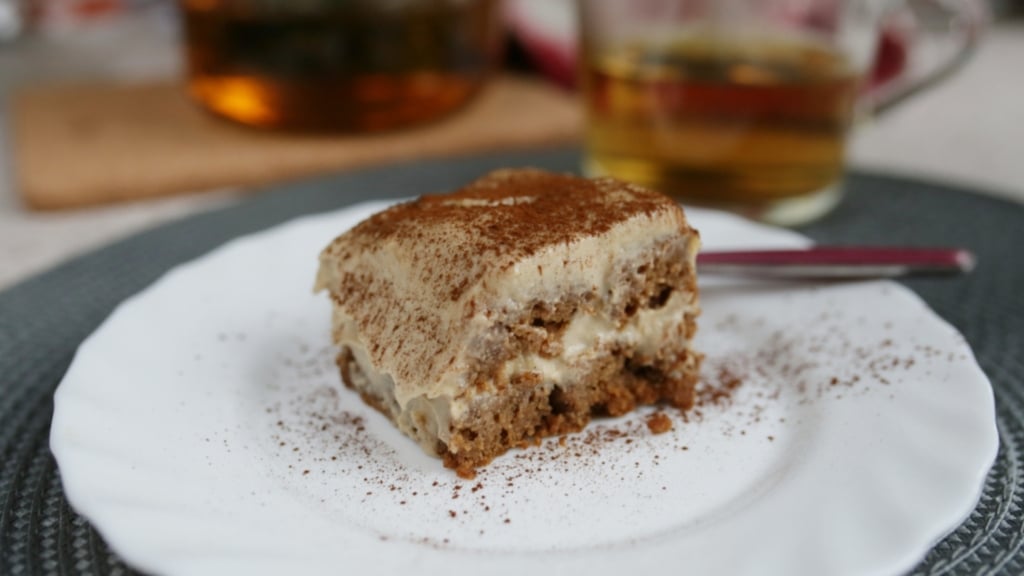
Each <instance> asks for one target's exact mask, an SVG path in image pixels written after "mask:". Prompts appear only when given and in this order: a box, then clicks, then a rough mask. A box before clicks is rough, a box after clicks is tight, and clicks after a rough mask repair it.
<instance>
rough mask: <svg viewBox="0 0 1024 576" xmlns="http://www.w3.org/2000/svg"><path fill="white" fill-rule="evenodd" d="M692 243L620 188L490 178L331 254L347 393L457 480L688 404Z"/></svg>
mask: <svg viewBox="0 0 1024 576" xmlns="http://www.w3.org/2000/svg"><path fill="white" fill-rule="evenodd" d="M698 245H699V238H698V235H697V232H696V231H694V230H693V229H692V228H690V227H689V225H688V224H687V222H686V218H685V216H684V214H683V211H682V209H681V208H680V207H679V206H678V205H676V204H675V203H674V202H673V201H672V200H670V199H668V198H666V197H664V196H662V195H660V194H657V193H655V192H651V191H648V190H645V189H642V188H639V187H637V186H633V185H629V184H625V183H623V182H619V181H617V180H612V179H609V178H604V179H598V180H587V179H583V178H577V177H574V176H568V175H562V174H552V173H548V172H542V171H539V170H502V171H498V172H494V173H491V174H489V175H487V176H485V177H483V178H481V179H480V180H477V181H476V182H473V183H472V184H470V185H468V186H466V187H465V188H463V189H461V190H458V191H456V192H454V193H452V194H447V195H438V196H424V197H422V198H420V199H418V200H415V201H412V202H408V203H405V204H400V205H397V206H394V207H392V208H390V209H388V210H385V211H383V212H380V213H378V214H375V215H374V216H372V217H370V218H368V219H367V220H365V221H363V222H362V223H360V224H359V225H358V226H356V227H355V228H353V229H352V230H350V231H349V232H347V233H345V234H343V235H341V236H340V237H338V238H337V239H336V240H334V242H332V243H331V244H330V245H329V246H328V247H327V248H326V249H324V251H323V252H322V253H321V255H320V271H319V274H318V276H317V288H318V289H326V290H327V291H329V293H330V296H331V300H332V301H333V303H334V315H333V331H334V340H335V342H336V343H337V345H338V346H339V347H340V352H339V354H338V366H339V367H340V369H341V375H342V378H343V380H344V382H345V384H346V385H348V386H349V387H351V388H353V389H355V390H356V391H358V392H359V393H360V394H361V395H362V397H363V399H364V400H365V401H366V402H367V403H368V404H370V405H372V406H373V407H375V408H377V409H378V410H380V411H381V412H383V413H384V414H386V415H387V416H389V417H390V418H391V419H392V420H393V421H394V423H395V424H396V425H397V426H398V427H399V429H401V431H402V432H403V433H405V434H406V435H408V436H409V437H411V438H413V439H415V440H416V441H417V442H419V444H420V445H421V446H422V447H423V449H424V450H426V451H427V452H430V453H431V454H435V455H437V456H440V457H442V458H443V459H444V464H445V466H448V467H449V468H454V469H456V470H457V471H458V472H459V473H460V475H464V476H465V475H471V474H472V473H473V470H474V468H475V467H477V466H482V465H484V464H486V463H488V462H489V461H491V460H492V459H493V458H494V457H495V456H498V455H500V454H502V453H503V452H505V451H507V450H508V449H510V448H512V447H516V446H525V445H528V444H531V443H535V442H536V441H537V440H539V439H540V438H541V437H544V436H551V435H558V434H564V433H568V432H574V431H577V430H580V429H581V428H583V427H584V426H585V425H586V424H587V422H588V421H589V420H590V417H591V416H592V415H611V416H618V415H621V414H625V413H626V412H629V411H630V410H632V409H633V408H634V407H636V406H637V405H639V404H652V403H656V402H659V401H664V402H667V403H668V404H671V405H673V406H676V407H678V408H681V409H686V408H689V407H690V406H691V405H692V403H693V387H694V383H695V381H696V378H697V368H698V364H699V359H700V357H699V355H698V354H696V353H695V352H694V351H693V350H691V349H690V342H691V338H692V337H693V333H694V330H695V318H696V316H697V314H698V311H699V308H698V303H697V283H696V276H695V268H694V260H695V256H696V252H697V249H698Z"/></svg>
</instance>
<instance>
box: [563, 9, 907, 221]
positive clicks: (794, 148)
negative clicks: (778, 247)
mask: <svg viewBox="0 0 1024 576" xmlns="http://www.w3.org/2000/svg"><path fill="white" fill-rule="evenodd" d="M894 4H895V3H893V2H880V1H877V0H875V1H872V0H808V1H806V2H802V3H793V2H790V1H785V0H757V1H755V0H706V1H699V0H639V1H633V2H629V1H626V0H580V3H579V8H580V13H581V25H582V26H581V38H582V54H581V59H582V61H581V67H582V72H581V73H582V82H583V91H584V100H585V105H586V112H587V123H586V137H585V164H584V171H585V172H587V173H588V174H590V175H611V176H615V177H618V178H621V179H624V180H629V181H633V182H637V183H639V184H643V185H645V186H648V187H650V188H653V189H656V190H661V191H662V192H665V193H667V194H671V195H673V196H676V197H678V198H679V199H681V200H682V201H684V202H687V203H692V204H701V205H709V206H713V207H719V208H726V209H730V210H734V211H738V212H742V213H744V214H746V215H748V216H751V217H754V218H757V219H760V220H765V221H769V222H773V223H778V224H796V223H801V222H806V221H809V220H812V219H814V218H816V217H818V216H820V215H822V214H824V213H826V212H827V211H828V210H830V209H831V208H832V207H833V206H834V205H835V204H836V203H837V202H838V200H839V198H840V192H841V186H840V184H841V181H842V175H843V170H844V160H845V149H846V141H847V137H848V134H849V132H850V128H851V126H852V125H853V123H854V118H855V115H856V114H857V113H858V110H859V106H858V102H859V95H860V94H861V93H862V89H863V85H864V80H865V78H866V74H867V72H868V70H869V69H870V66H871V64H872V63H873V62H874V49H875V46H876V44H877V40H878V34H879V29H880V22H881V21H882V18H883V16H884V15H885V14H886V13H887V11H889V10H891V9H892V8H893V5H894ZM795 5H797V6H799V7H801V8H802V9H804V10H806V9H807V8H808V7H811V8H813V7H815V6H817V7H819V8H820V10H818V11H817V12H803V13H801V12H800V11H795V9H794V6H795Z"/></svg>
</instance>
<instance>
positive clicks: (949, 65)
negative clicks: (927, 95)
mask: <svg viewBox="0 0 1024 576" xmlns="http://www.w3.org/2000/svg"><path fill="white" fill-rule="evenodd" d="M904 5H905V6H906V7H907V8H908V9H909V11H910V13H911V14H912V15H913V17H914V19H915V23H916V24H917V26H918V27H919V28H920V29H921V31H922V32H924V33H929V32H931V33H936V32H946V33H950V34H956V35H957V36H959V39H958V44H957V49H956V51H955V52H953V54H951V55H950V56H949V57H948V58H947V59H946V60H945V61H944V62H942V63H940V64H938V65H936V66H934V67H933V68H932V69H931V70H929V71H928V72H926V73H925V74H923V75H922V76H921V77H920V78H917V79H916V80H911V81H908V82H907V83H905V84H904V85H899V86H895V87H893V88H891V89H887V88H885V87H881V88H877V89H874V90H871V91H870V92H869V93H868V96H867V100H868V102H867V109H868V110H870V112H871V113H873V114H875V115H878V114H885V113H886V112H889V111H890V110H892V109H893V108H896V107H898V106H899V105H900V104H903V103H904V102H906V101H907V100H908V99H910V98H911V97H913V96H915V95H917V94H920V93H921V92H924V91H925V90H927V89H929V88H931V87H933V86H935V85H937V84H939V83H940V82H942V81H943V80H945V79H946V78H948V77H949V76H950V75H952V74H953V73H954V72H956V71H957V70H959V69H960V68H961V67H962V66H963V65H964V64H965V63H966V62H967V61H968V60H969V59H970V57H971V55H972V54H973V53H974V51H975V50H976V49H977V47H978V41H979V39H980V37H981V32H982V30H983V28H984V23H985V21H986V17H985V11H984V8H983V3H982V2H980V1H979V0H908V1H907V2H905V3H904ZM895 82H896V83H897V84H901V83H900V82H899V80H896V81H895Z"/></svg>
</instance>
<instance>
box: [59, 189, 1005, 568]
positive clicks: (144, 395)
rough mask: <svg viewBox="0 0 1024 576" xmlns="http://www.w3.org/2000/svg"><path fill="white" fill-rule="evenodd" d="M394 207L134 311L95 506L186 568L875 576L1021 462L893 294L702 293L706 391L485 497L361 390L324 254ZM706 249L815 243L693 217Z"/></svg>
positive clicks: (602, 431) (100, 425) (249, 258)
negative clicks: (320, 263) (322, 287)
mask: <svg viewBox="0 0 1024 576" xmlns="http://www.w3.org/2000/svg"><path fill="white" fill-rule="evenodd" d="M381 206H382V205H381V204H374V205H361V206H357V207H354V208H351V209H348V210H343V211H340V212H336V213H332V214H325V215H321V216H316V217H310V218H304V219H301V220H298V221H295V222H291V223H288V224H285V225H283V226H280V227H277V228H274V229H271V230H268V231H266V232H262V233H259V234H255V235H252V236H249V237H245V238H241V239H238V240H236V241H233V242H231V243H229V244H227V245H226V246H224V247H222V248H219V249H217V250H215V251H213V252H211V253H210V254H209V255H207V256H204V257H202V258H200V259H198V260H196V261H194V262H192V263H190V264H186V265H184V266H180V267H178V268H177V269H175V270H173V271H171V272H169V273H168V274H167V275H166V276H164V277H163V278H162V279H161V280H160V281H158V282H157V283H156V284H154V285H153V286H152V287H150V288H149V289H147V290H145V291H144V292H142V293H140V294H139V295H137V296H135V297H133V298H131V299H130V300H128V301H126V302H125V303H124V304H122V305H121V306H120V307H119V308H118V309H117V310H116V311H115V312H114V313H113V314H112V315H111V317H110V318H109V319H108V320H107V321H106V322H105V323H104V324H103V325H102V326H101V327H100V328H99V329H98V330H97V331H96V332H95V334H93V335H92V336H91V337H90V338H89V339H88V340H86V341H85V342H84V343H83V344H82V346H81V347H80V349H79V351H78V353H77V355H76V357H75V359H74V362H73V363H72V365H71V368H70V369H69V370H68V373H67V375H66V376H65V378H64V381H63V382H62V383H61V385H60V388H59V389H58V391H57V395H56V400H55V402H56V407H55V413H54V420H53V428H52V433H51V446H52V448H53V452H54V454H55V455H56V457H57V461H58V463H59V465H60V472H61V477H62V479H63V482H64V486H65V489H66V491H67V495H68V498H69V499H70V501H71V503H72V505H73V506H74V507H75V509H77V510H78V511H79V512H81V513H82V514H84V515H85V516H86V517H87V518H88V519H89V520H90V521H91V522H93V524H94V525H95V526H96V527H97V528H98V529H99V531H100V532H101V533H102V535H103V536H104V537H105V538H106V539H107V541H108V542H109V543H110V545H111V546H112V547H113V548H114V550H116V551H117V552H118V553H119V554H121V555H122V556H123V557H124V558H125V559H126V560H127V561H128V562H130V563H131V564H133V565H135V566H137V567H139V568H142V569H144V570H150V571H153V572H158V573H167V574H218V575H220V574H230V573H238V574H262V573H266V574H274V573H284V572H288V573H332V574H337V573H357V574H366V573H397V572H398V571H399V570H402V571H414V572H416V573H427V574H430V573H441V572H442V571H443V572H444V573H445V574H516V575H522V574H530V573H531V571H542V570H543V571H545V572H548V571H552V570H554V571H556V572H566V573H579V572H581V571H582V570H587V571H589V573H591V574H616V575H619V574H643V573H651V572H653V571H654V570H664V569H670V570H674V571H686V572H689V573H696V574H700V573H718V574H786V575H797V574H871V573H893V572H899V571H902V570H906V569H908V568H909V567H911V566H912V565H913V564H914V563H915V562H916V561H918V560H920V558H921V557H922V556H923V555H924V554H925V552H926V551H927V550H928V549H929V547H930V546H931V545H933V544H934V543H935V542H936V541H937V540H938V539H939V538H941V537H942V536H943V535H944V534H946V533H948V532H949V531H950V530H951V529H953V528H954V527H955V526H956V525H957V524H958V523H959V522H960V521H962V519H964V518H965V517H966V515H967V514H968V513H969V512H970V511H971V510H972V508H973V506H974V505H975V503H976V501H977V498H978V496H979V493H980V489H981V486H982V482H983V480H984V477H985V473H986V471H987V470H988V469H989V467H990V465H991V463H992V461H993V459H994V457H995V454H996V448H997V444H998V440H997V435H996V428H995V418H994V407H993V399H992V392H991V389H990V386H989V383H988V380H987V379H986V378H985V375H984V374H983V373H982V372H981V370H980V369H979V368H978V366H977V364H976V363H975V361H974V358H973V356H972V354H971V351H970V349H969V348H968V346H967V344H966V343H965V342H964V340H963V338H962V337H961V336H960V335H959V334H957V333H956V331H955V330H954V329H953V328H951V327H950V326H949V325H948V324H946V323H945V322H943V321H942V320H941V319H939V318H938V317H937V316H936V315H935V314H934V313H932V312H931V311H930V310H929V309H928V308H927V307H926V306H925V305H924V304H923V303H922V302H921V301H920V300H919V299H918V298H917V297H916V296H915V295H913V294H912V293H911V292H909V291H908V290H906V289H904V288H902V287H900V286H898V285H896V284H893V283H889V282H866V283H856V284H810V283H803V284H799V283H797V284H763V283H762V284H759V283H751V282H736V281H725V280H714V281H713V280H712V279H710V278H709V279H706V280H703V281H702V290H703V305H704V314H703V316H702V318H701V321H700V329H699V337H698V345H699V346H700V348H701V349H702V350H703V351H704V352H706V354H707V360H706V364H705V368H704V375H705V379H706V382H707V383H708V384H709V385H711V386H714V387H718V386H721V385H722V384H724V383H727V382H728V381H729V380H730V379H732V376H733V375H735V376H738V377H740V378H741V379H742V380H743V384H742V386H740V387H739V388H738V389H737V390H736V391H735V392H734V393H733V397H732V399H731V401H727V402H720V403H718V404H713V403H710V402H706V403H705V405H704V406H702V407H701V408H700V409H699V414H698V413H693V414H690V415H689V416H688V418H687V420H688V422H684V421H683V419H682V418H681V417H679V416H678V415H675V414H673V415H672V418H673V419H674V420H675V424H674V429H673V430H672V431H670V432H668V433H665V434H661V435H653V434H651V433H650V432H648V431H647V429H646V427H645V425H644V416H645V415H646V414H647V413H648V412H649V410H648V411H644V412H641V413H640V414H636V415H633V416H629V417H626V418H622V419H617V420H606V421H601V422H597V423H595V424H592V425H591V427H590V428H588V429H587V431H585V432H584V433H582V434H578V435H574V436H572V437H569V438H568V439H567V440H566V441H565V442H564V444H559V443H558V442H557V441H549V442H547V443H545V444H544V445H543V446H541V447H539V448H536V449H532V450H527V451H517V452H514V453H512V454H510V455H506V456H504V457H502V458H500V459H498V460H497V461H496V462H494V463H493V464H492V465H491V466H489V467H487V468H485V469H484V470H483V471H482V472H481V474H480V476H479V477H478V478H477V480H474V481H464V480H459V479H458V478H456V477H455V476H454V475H453V474H452V473H451V472H450V471H449V470H446V469H444V468H442V466H441V464H440V462H438V461H436V460H434V459H431V458H428V457H426V456H424V455H422V454H421V453H420V452H419V450H418V448H417V447H415V446H414V445H412V442H411V441H408V440H406V439H405V438H403V437H402V436H400V435H399V434H398V433H397V432H395V431H394V430H393V429H392V427H391V425H390V424H389V423H388V422H387V421H386V420H385V419H384V418H383V417H382V416H380V415H379V414H377V413H375V412H373V411H372V410H369V409H367V408H366V407H364V406H363V404H362V403H361V401H360V400H359V398H358V397H356V396H355V395H354V394H353V393H351V392H349V391H348V390H346V389H344V388H342V387H341V386H340V385H339V378H338V375H337V373H336V370H335V368H334V366H333V362H332V356H333V352H332V350H331V347H330V345H329V336H328V332H329V316H330V313H329V306H328V304H327V301H326V298H325V297H323V296H322V295H314V294H312V293H311V289H310V288H311V286H312V282H313V275H314V271H315V267H316V254H317V252H318V251H319V249H320V248H321V247H322V246H324V245H325V244H326V243H327V242H328V241H329V240H330V239H331V238H333V237H334V236H335V235H336V234H338V233H339V232H340V231H342V230H343V229H345V228H347V227H349V226H351V225H353V224H354V223H356V222H357V221H359V220H360V219H362V218H363V217H365V216H367V215H368V214H370V213H371V212H373V211H374V210H377V209H379V208H381ZM691 219H692V221H693V222H694V224H695V225H696V226H697V227H699V229H700V230H701V231H702V235H703V238H704V241H705V245H706V246H707V247H708V248H725V247H741V246H748V247H749V246H762V247H765V246H775V247H786V246H799V245H804V244H805V243H806V240H804V239H802V238H800V237H798V236H796V235H794V234H792V233H788V232H782V231H778V230H774V229H769V228H765V227H761V226H757V225H754V224H750V223H748V222H746V221H743V220H740V219H737V218H734V217H731V216H727V215H723V214H719V213H714V212H705V211H697V210H693V211H691Z"/></svg>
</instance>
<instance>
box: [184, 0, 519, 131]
mask: <svg viewBox="0 0 1024 576" xmlns="http://www.w3.org/2000/svg"><path fill="white" fill-rule="evenodd" d="M389 4H390V6H388V5H389ZM182 5H183V8H184V19H185V26H184V28H185V43H186V51H187V59H188V67H189V72H188V74H189V76H188V88H189V92H190V94H191V95H192V97H193V98H195V99H196V100H197V101H199V102H200V103H201V104H203V105H204V106H205V107H207V108H208V109H210V110H212V111H213V112H215V113H218V114H221V115H223V116H227V117H229V118H232V119H234V120H237V121H240V122H243V123H246V124H251V125H256V126H267V127H280V128H297V129H305V130H308V129H313V130H321V129H327V130H351V131H376V130H386V129H391V128H397V127H401V126H407V125H411V124H416V123H420V122H424V121H428V120H431V119H434V118H437V117H440V116H443V115H444V114H446V113H448V112H450V111H452V110H454V109H456V108H458V107H460V106H461V105H462V104H464V103H465V102H466V101H467V100H469V99H470V98H471V97H472V96H473V94H474V93H475V92H476V90H477V89H478V88H479V87H480V86H481V84H482V82H483V81H484V80H485V79H486V77H487V75H488V73H489V71H490V69H491V67H492V65H493V63H494V61H495V59H496V57H497V51H498V48H499V45H498V43H497V42H498V41H499V40H500V35H499V34H498V33H497V25H498V21H497V0H472V1H469V2H450V1H444V0H435V1H431V2H398V3H388V2H372V1H346V2H328V1H323V2H312V3H310V2H306V3H302V4H298V3H292V2H287V1H285V2H275V1H271V0H246V1H237V0H184V1H183V3H182Z"/></svg>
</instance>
